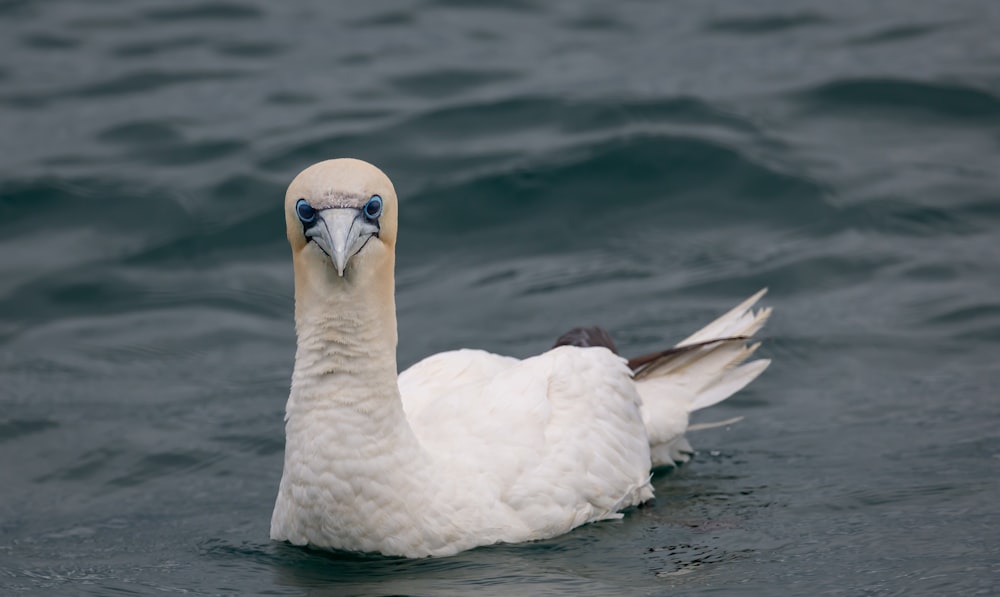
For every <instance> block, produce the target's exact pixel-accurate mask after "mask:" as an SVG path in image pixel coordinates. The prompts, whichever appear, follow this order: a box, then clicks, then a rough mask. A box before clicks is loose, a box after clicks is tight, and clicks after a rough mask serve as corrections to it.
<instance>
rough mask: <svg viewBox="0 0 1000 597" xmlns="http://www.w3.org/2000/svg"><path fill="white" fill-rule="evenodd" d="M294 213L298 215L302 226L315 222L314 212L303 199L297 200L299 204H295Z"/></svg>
mask: <svg viewBox="0 0 1000 597" xmlns="http://www.w3.org/2000/svg"><path fill="white" fill-rule="evenodd" d="M295 213H296V214H298V216H299V219H300V220H302V223H303V224H312V223H313V222H315V221H316V210H315V209H313V207H312V205H309V202H308V201H306V200H305V199H299V202H298V203H296V204H295Z"/></svg>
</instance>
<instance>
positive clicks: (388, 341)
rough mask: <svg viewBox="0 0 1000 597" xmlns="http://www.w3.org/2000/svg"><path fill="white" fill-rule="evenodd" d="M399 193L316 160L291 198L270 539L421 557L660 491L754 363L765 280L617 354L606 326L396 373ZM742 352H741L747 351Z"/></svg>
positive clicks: (437, 359)
mask: <svg viewBox="0 0 1000 597" xmlns="http://www.w3.org/2000/svg"><path fill="white" fill-rule="evenodd" d="M398 210H399V202H398V201H397V198H396V191H395V190H394V188H393V185H392V183H391V182H390V181H389V179H388V178H387V177H386V175H385V174H383V173H382V171H380V170H379V169H378V168H376V167H375V166H372V165H371V164H368V163H366V162H362V161H360V160H355V159H336V160H328V161H324V162H320V163H318V164H315V165H313V166H310V167H309V168H307V169H305V170H304V171H303V172H302V173H300V174H299V175H298V176H297V177H296V178H295V179H294V180H293V181H292V183H291V185H290V186H289V187H288V191H287V193H286V195H285V223H286V231H287V235H288V241H289V243H290V244H291V248H292V257H293V263H294V270H295V272H294V273H295V330H296V334H297V339H298V345H297V349H296V352H295V366H294V370H293V373H292V380H291V390H290V393H289V396H288V403H287V407H286V415H285V433H286V441H285V460H284V470H283V473H282V476H281V483H280V486H279V489H278V496H277V500H276V502H275V505H274V513H273V515H272V518H271V538H272V539H274V540H279V541H287V542H290V543H292V544H294V545H307V546H311V547H314V548H321V549H335V550H347V551H353V552H369V553H379V554H383V555H387V556H404V557H408V558H417V557H425V556H448V555H452V554H455V553H457V552H460V551H463V550H466V549H470V548H473V547H477V546H482V545H490V544H495V543H516V542H522V541H531V540H537V539H546V538H550V537H555V536H557V535H560V534H563V533H566V532H568V531H570V530H571V529H573V528H575V527H578V526H580V525H582V524H585V523H588V522H593V521H599V520H605V519H614V518H620V517H621V516H622V511H623V510H625V509H627V508H629V507H631V506H636V505H638V504H640V503H642V502H645V501H647V500H649V499H651V498H652V497H653V489H652V486H651V484H650V480H651V470H652V469H654V468H656V467H660V466H670V465H674V464H677V463H681V462H685V461H687V460H688V459H689V458H690V457H691V455H692V454H693V451H692V449H691V446H690V445H689V444H688V442H687V440H686V439H685V435H684V434H685V431H687V430H689V429H691V428H692V427H693V426H691V427H689V424H688V417H689V415H690V413H692V412H693V411H696V410H698V409H701V408H704V407H707V406H711V405H712V404H715V403H717V402H719V401H721V400H723V399H725V398H726V397H728V396H729V395H731V394H732V393H733V392H736V391H737V390H739V389H740V388H742V387H743V386H745V385H746V384H748V383H749V382H750V381H751V380H753V379H754V378H755V377H757V376H758V375H759V374H760V373H761V372H762V371H763V370H764V369H765V368H766V367H767V365H768V363H769V361H768V360H766V359H760V360H756V361H753V362H749V363H745V362H744V361H745V360H746V359H747V357H749V356H750V355H751V354H752V353H753V352H754V350H755V349H756V348H757V344H748V339H749V337H750V336H752V335H753V333H754V332H756V331H757V330H758V329H760V327H761V326H763V324H764V322H765V320H766V319H767V317H768V315H769V314H770V309H759V310H756V311H755V310H754V309H753V306H754V304H755V303H756V302H757V301H758V299H760V297H761V296H762V295H763V293H764V291H760V292H758V293H757V294H755V295H753V296H752V297H750V298H749V299H747V300H746V301H745V302H743V303H741V304H740V305H739V306H737V307H736V308H734V309H733V310H731V311H730V312H728V313H726V314H725V315H723V316H722V317H720V318H719V319H717V320H716V321H714V322H712V323H711V324H709V325H708V326H706V327H705V328H703V329H701V330H700V331H698V332H697V333H695V334H694V335H692V336H690V337H689V338H687V339H685V340H684V341H682V342H680V343H679V344H677V345H676V346H675V347H674V348H671V349H668V350H665V351H661V352H660V353H654V354H652V355H646V356H645V357H640V358H637V359H633V360H631V361H626V360H625V359H624V358H622V357H620V356H618V355H617V354H616V353H615V348H614V344H613V342H611V341H610V338H609V337H608V336H607V334H606V333H605V332H604V331H603V330H600V329H595V328H581V329H577V330H575V331H572V332H570V333H567V334H565V335H564V336H563V337H561V338H560V339H559V341H557V342H556V346H555V347H554V348H552V349H550V350H548V351H547V352H544V353H542V354H539V355H537V356H534V357H531V358H527V359H523V360H521V359H516V358H511V357H506V356H500V355H496V354H491V353H488V352H485V351H482V350H470V349H463V350H456V351H452V352H444V353H441V354H436V355H433V356H430V357H428V358H426V359H424V360H422V361H420V362H418V363H417V364H415V365H413V366H412V367H410V368H409V369H407V370H406V371H403V372H402V373H399V374H398V375H397V367H396V340H397V335H396V306H395V297H394V292H395V291H394V266H395V247H396V233H397V218H398ZM741 363H742V364H741Z"/></svg>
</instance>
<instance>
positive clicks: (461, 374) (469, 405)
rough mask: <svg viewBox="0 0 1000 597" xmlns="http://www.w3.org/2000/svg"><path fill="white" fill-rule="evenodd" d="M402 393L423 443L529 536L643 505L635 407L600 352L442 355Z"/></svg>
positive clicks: (624, 372)
mask: <svg viewBox="0 0 1000 597" xmlns="http://www.w3.org/2000/svg"><path fill="white" fill-rule="evenodd" d="M400 392H401V394H402V396H403V404H404V409H405V410H406V413H407V418H408V419H409V420H410V424H411V427H412V428H413V430H414V433H415V434H416V435H417V437H418V438H419V439H420V441H421V443H422V444H423V445H424V446H425V447H426V448H427V449H428V450H429V451H431V452H433V453H434V454H435V456H436V457H438V458H440V459H442V461H443V462H446V463H447V466H460V467H463V468H465V469H466V470H467V471H470V473H469V475H470V477H471V476H476V479H477V482H483V483H485V484H486V485H485V490H489V491H491V492H494V491H495V492H496V493H495V494H494V495H495V496H497V497H498V498H499V499H500V500H501V502H502V503H503V504H505V505H506V506H508V507H510V508H511V509H512V510H513V511H515V512H517V513H518V515H519V517H520V518H521V519H522V520H523V521H524V523H525V525H526V527H527V528H531V529H534V531H536V532H542V533H543V534H548V532H549V531H551V532H552V533H556V532H564V531H565V530H568V529H569V528H572V527H574V526H577V525H579V524H583V523H585V522H588V521H591V520H597V519H600V518H607V517H612V516H615V513H616V512H617V511H618V510H620V509H622V508H624V507H627V506H629V505H633V504H636V503H639V502H641V501H643V500H645V499H648V498H650V497H652V492H651V489H650V488H649V485H648V481H649V467H650V457H649V443H648V439H647V437H646V432H645V427H644V426H643V423H642V414H641V410H640V405H639V396H638V393H637V392H636V389H635V385H634V383H633V382H632V379H631V371H630V370H629V369H628V367H627V365H626V363H625V361H624V359H621V358H620V357H617V356H615V355H614V354H612V353H611V352H610V351H609V350H607V349H605V348H579V347H574V346H561V347H558V348H555V349H553V350H550V351H548V352H546V353H544V354H541V355H538V356H536V357H532V358H529V359H525V360H523V361H519V360H517V359H511V358H507V357H500V356H497V355H492V354H489V353H485V352H482V351H472V350H462V351H455V352H449V353H442V354H439V355H435V356H433V357H430V358H428V359H425V360H424V361H421V362H420V363H418V364H416V365H414V366H413V367H411V368H410V369H408V370H407V371H405V372H403V373H402V374H401V375H400ZM456 446H461V450H456V448H455V447H456ZM484 470H486V471H488V473H487V475H488V479H487V480H486V481H483V480H482V475H483V473H481V471H484ZM568 523H569V524H570V526H566V525H567V524H568ZM560 529H561V530H560Z"/></svg>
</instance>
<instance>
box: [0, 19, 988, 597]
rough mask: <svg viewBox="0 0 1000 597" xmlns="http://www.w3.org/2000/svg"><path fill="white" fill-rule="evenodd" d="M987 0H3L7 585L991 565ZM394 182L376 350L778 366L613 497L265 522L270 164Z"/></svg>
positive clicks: (288, 329) (209, 586) (637, 588)
mask: <svg viewBox="0 0 1000 597" xmlns="http://www.w3.org/2000/svg"><path fill="white" fill-rule="evenodd" d="M997 31H1000V4H998V3H997V2H995V1H994V0H968V1H958V2H947V3H945V2H929V1H911V0H906V1H904V0H895V1H891V2H881V3H872V2H868V1H867V0H866V1H861V0H843V1H840V2H834V3H831V2H818V1H808V2H792V1H790V0H785V1H778V0H771V1H766V2H754V3H743V2H716V1H710V2H705V1H694V0H690V1H683V2H670V3H667V2H640V1H631V0H630V1H627V2H619V3H609V2H574V3H560V4H558V5H557V4H556V3H549V2H541V1H540V0H520V1H517V2H507V3H495V4H493V3H488V2H472V1H468V0H428V1H408V2H397V3H391V4H390V3H387V2H386V3H383V2H364V3H354V4H350V5H349V4H348V3H346V2H343V3H336V5H335V4H334V3H329V2H321V1H318V0H314V1H312V2H294V3H293V2H289V3H278V2H264V1H263V0H259V1H257V2H241V3H236V2H222V1H220V2H204V1H202V2H176V1H167V0H159V1H148V2H143V3H138V2H126V1H124V0H122V1H110V0H105V1H96V0H94V1H88V2H85V3H84V2H69V1H61V2H59V1H51V2H41V1H34V2H31V1H18V0H3V1H0V409H2V410H0V593H3V594H5V595H13V594H19V593H21V592H24V593H29V594H45V595H50V594H67V595H75V594H94V595H114V594H150V595H153V594H155V595H161V594H171V593H181V592H183V593H188V594H196V595H208V594H271V595H303V594H310V595H323V594H330V595H340V594H359V595H360V594H365V595H368V594H393V593H409V594H423V595H467V594H472V593H476V594H487V595H494V594H509V595H584V594H593V595H609V594H625V595H639V594H650V595H661V594H709V593H711V594H762V595H763V594H804V593H809V594H844V595H858V594H880V595H882V594H901V595H939V594H955V595H959V594H961V595H971V594H974V593H976V592H981V593H986V594H995V593H997V592H1000V497H998V495H1000V396H998V386H1000V366H998V360H1000V298H998V296H1000V265H998V264H1000V41H998V40H1000V36H998V34H997ZM347 155H350V156H356V157H361V158H364V159H368V160H370V161H372V162H375V163H377V164H378V165H380V166H381V167H382V168H383V169H384V170H385V171H386V172H387V173H388V174H389V175H390V176H391V177H392V178H393V179H394V181H395V183H396V188H397V189H398V191H399V194H400V197H401V199H402V216H401V217H402V221H401V227H402V228H401V234H400V236H401V240H400V245H399V250H400V255H399V260H398V276H397V280H398V293H399V296H398V305H399V320H400V321H399V326H400V361H401V364H403V365H408V364H410V363H412V362H414V361H416V360H417V359H419V358H421V357H422V356H425V355H427V354H429V353H431V352H435V351H439V350H443V349H449V348H456V347H462V346H470V347H481V348H486V349H490V350H494V351H498V352H503V353H507V354H513V355H516V356H527V355H530V354H532V353H535V352H538V351H540V350H543V349H544V348H546V347H548V346H549V345H550V344H551V343H552V341H553V340H554V339H555V338H556V336H558V335H559V334H560V333H562V332H563V331H565V330H566V329H567V328H569V327H571V326H574V325H578V324H591V323H600V324H603V325H605V326H607V327H609V328H610V329H612V330H613V331H614V332H615V335H616V339H617V341H618V344H619V346H620V347H621V348H622V349H623V350H624V351H625V352H627V353H639V352H642V351H647V350H653V349H655V348H659V347H663V346H664V345H667V344H670V343H672V342H673V341H676V340H678V339H680V338H681V337H683V336H685V335H687V334H688V333H689V332H691V331H693V330H694V329H695V328H696V327H698V326H699V325H700V324H702V323H705V322H707V321H708V320H709V319H710V318H711V317H713V316H714V315H715V314H717V313H719V312H721V311H722V310H724V309H726V308H728V307H729V306H731V305H733V304H735V303H736V302H738V301H739V300H740V299H742V298H743V297H744V296H746V295H748V294H750V293H751V292H753V291H754V290H756V289H757V288H759V287H762V286H769V287H770V288H771V293H770V294H769V295H768V297H767V303H768V304H770V305H773V306H774V307H775V315H774V317H773V319H772V321H771V323H770V324H769V326H768V328H766V330H765V333H766V334H768V335H769V337H770V339H769V340H768V342H767V343H766V346H765V347H764V349H763V351H764V353H765V354H766V356H769V357H771V358H773V359H774V363H773V365H772V367H771V369H770V370H768V371H767V373H765V374H764V376H763V377H761V378H760V379H759V380H758V381H756V382H755V383H754V384H753V385H752V386H751V387H750V388H748V389H747V390H746V391H744V392H742V393H740V394H739V395H737V396H736V397H734V398H733V399H731V400H729V401H728V402H726V403H724V404H722V405H720V406H719V407H717V408H715V409H713V411H712V412H711V413H709V414H707V415H706V416H705V417H703V418H702V420H705V419H709V420H712V419H722V418H727V417H733V416H743V417H746V421H745V422H744V423H741V424H740V425H737V426H735V427H732V428H730V429H716V430H710V431H704V432H700V433H698V434H697V435H696V436H694V437H693V438H692V439H693V442H694V443H695V445H696V447H698V448H699V449H700V454H699V455H698V457H697V459H696V460H695V461H694V462H693V463H692V464H691V465H690V466H688V467H685V468H684V469H682V470H680V471H677V472H675V473H673V474H669V475H665V476H660V477H658V478H657V479H656V480H655V486H656V490H657V499H656V501H655V503H653V504H652V505H650V506H649V507H646V508H642V509H639V510H636V511H634V512H632V513H630V514H629V515H628V516H627V517H626V518H625V519H624V520H622V521H620V522H612V523H602V524H597V525H590V526H587V527H584V528H581V529H578V530H576V531H574V532H573V533H571V534H569V535H566V536H564V537H561V538H558V539H555V540H551V541H545V542H540V543H534V544H528V545H518V546H502V547H493V548H485V549H478V550H474V551H472V552H468V553H465V554H461V555H459V556H456V557H452V558H446V559H438V560H423V561H403V560H385V559H366V558H357V557H351V556H346V555H324V554H321V553H314V552H308V551H304V550H300V549H295V548H291V547H288V546H284V545H279V544H275V543H271V542H269V541H268V537H267V535H268V525H269V517H270V511H271V507H272V504H273V499H274V495H275V492H276V488H277V483H278V479H279V476H280V472H281V458H282V446H283V429H282V415H283V408H284V401H285V398H286V395H287V389H288V378H289V373H290V368H291V365H292V358H293V350H294V336H293V330H292V320H291V310H292V302H291V284H292V279H291V276H292V272H291V267H290V261H289V255H288V250H287V246H286V243H285V239H284V224H283V221H282V212H281V200H282V195H283V192H284V187H285V185H286V184H287V183H288V181H289V180H290V179H291V178H292V177H293V176H294V175H295V174H296V173H297V172H298V171H299V170H301V169H302V168H304V167H305V166H307V165H309V164H310V163H312V162H315V161H318V160H321V159H325V158H329V157H335V156H347Z"/></svg>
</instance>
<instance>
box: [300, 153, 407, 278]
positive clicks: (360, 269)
mask: <svg viewBox="0 0 1000 597" xmlns="http://www.w3.org/2000/svg"><path fill="white" fill-rule="evenodd" d="M396 214H397V201H396V191H395V189H393V186H392V182H390V181H389V178H388V177H387V176H386V175H385V174H384V173H383V172H382V171H381V170H379V169H378V168H376V167H375V166H372V165H371V164H369V163H367V162H363V161H361V160H355V159H350V158H344V159H336V160H327V161H325V162H319V163H318V164H313V165H312V166H309V167H308V168H306V169H305V170H303V171H302V172H301V173H299V175H298V176H296V177H295V179H294V180H293V181H292V183H291V184H290V185H289V186H288V191H287V192H286V193H285V224H286V231H287V234H288V242H289V244H290V245H291V246H292V256H293V258H294V260H295V265H296V273H297V275H298V274H300V273H301V274H304V275H309V276H310V277H312V276H314V275H316V274H319V273H321V272H325V273H326V274H327V275H326V276H324V277H325V278H327V279H332V278H334V277H339V278H341V279H345V278H346V279H347V280H350V279H352V278H355V277H357V275H358V274H359V273H366V272H375V271H378V270H384V267H383V266H388V268H389V272H390V275H391V271H392V266H393V263H394V256H395V246H396ZM331 281H332V280H331Z"/></svg>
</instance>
